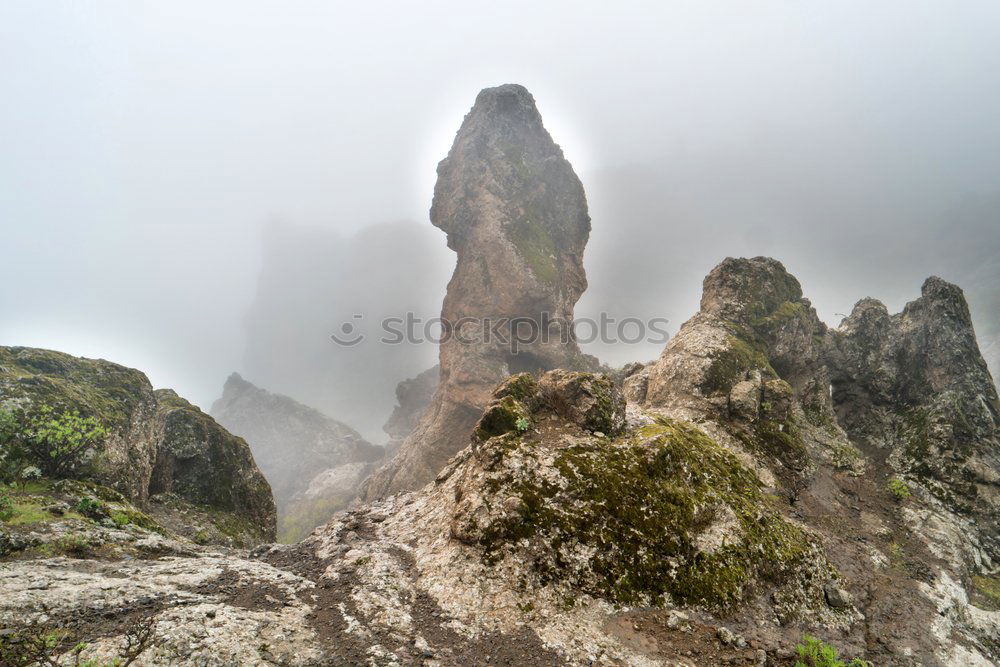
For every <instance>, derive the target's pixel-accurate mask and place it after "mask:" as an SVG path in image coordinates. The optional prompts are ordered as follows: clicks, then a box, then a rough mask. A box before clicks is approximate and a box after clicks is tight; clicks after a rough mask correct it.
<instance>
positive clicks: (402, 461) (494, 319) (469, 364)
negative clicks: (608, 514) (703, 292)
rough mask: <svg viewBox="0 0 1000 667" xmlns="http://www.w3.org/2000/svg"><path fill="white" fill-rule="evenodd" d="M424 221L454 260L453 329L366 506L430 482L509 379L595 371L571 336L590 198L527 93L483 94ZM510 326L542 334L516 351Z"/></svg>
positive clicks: (449, 305)
mask: <svg viewBox="0 0 1000 667" xmlns="http://www.w3.org/2000/svg"><path fill="white" fill-rule="evenodd" d="M431 222H432V223H433V224H434V225H435V226H437V227H439V228H440V229H442V230H444V231H445V233H447V235H448V247H449V248H451V249H452V250H454V251H455V253H456V254H457V255H458V261H457V264H456V267H455V272H454V274H453V276H452V278H451V281H450V282H449V284H448V291H447V294H446V296H445V299H444V305H443V307H442V310H441V316H442V318H443V319H444V320H445V321H446V322H449V323H451V324H452V325H458V324H459V323H461V328H460V329H456V330H455V331H454V332H453V333H454V334H455V335H454V336H453V337H452V338H451V339H450V340H448V341H446V342H444V343H442V345H441V348H440V369H441V370H440V384H439V386H438V389H437V391H436V393H435V395H434V399H433V400H432V402H431V405H430V406H429V407H428V409H427V411H426V412H425V414H424V416H423V418H422V419H421V421H420V422H419V424H418V425H417V426H416V428H415V429H414V431H413V432H412V433H411V435H410V436H409V437H408V438H407V439H406V440H405V442H403V443H402V445H401V447H400V449H399V452H398V453H397V454H396V456H395V457H394V458H393V459H392V460H391V461H390V462H389V463H388V464H387V465H386V466H385V467H384V468H383V469H381V470H380V471H379V472H378V473H376V474H375V475H374V476H373V477H372V479H371V481H370V483H369V485H368V489H367V496H368V497H369V498H374V497H380V496H382V495H385V494H387V493H394V492H397V491H400V490H405V489H413V488H416V487H418V486H420V485H421V484H423V483H425V482H427V481H428V480H430V479H432V478H433V476H434V474H435V473H436V472H437V470H438V469H439V468H440V467H441V465H443V464H444V462H445V461H447V459H448V458H449V457H450V456H451V455H452V454H454V453H455V452H456V451H458V450H459V449H460V448H461V447H462V446H463V445H464V434H465V433H466V432H467V431H468V429H469V428H471V426H472V425H473V424H474V423H475V421H476V419H477V418H478V415H479V413H480V412H481V410H482V408H483V406H485V405H486V403H487V401H488V400H489V396H490V392H491V391H492V389H493V387H494V386H495V384H496V383H497V382H498V381H499V380H500V379H501V378H503V377H504V376H505V375H507V374H509V373H516V372H520V371H537V370H545V369H550V368H560V367H562V368H576V367H583V366H589V365H594V363H593V361H592V360H588V359H586V358H584V357H583V355H581V353H580V351H579V349H578V348H577V345H576V342H575V339H574V337H573V334H572V327H571V322H572V319H573V306H574V305H575V304H576V301H577V300H578V299H579V298H580V295H581V294H582V293H583V291H584V289H586V286H587V280H586V276H585V274H584V271H583V250H584V246H585V245H586V243H587V239H588V237H589V235H590V218H589V216H588V214H587V201H586V197H585V195H584V192H583V187H582V185H581V184H580V181H579V179H578V178H577V177H576V174H575V173H574V172H573V169H572V167H571V166H570V164H569V162H567V161H566V159H565V158H564V157H563V154H562V151H561V150H560V148H559V147H558V146H557V145H556V144H555V143H554V142H553V141H552V138H551V137H550V136H549V133H548V132H547V131H546V130H545V128H544V126H543V125H542V119H541V116H540V114H539V113H538V110H537V108H536V107H535V102H534V99H533V98H532V97H531V95H530V94H529V93H528V91H527V90H525V89H524V88H523V87H521V86H517V85H504V86H499V87H497V88H488V89H486V90H483V91H482V92H481V93H480V94H479V96H478V97H477V98H476V103H475V105H474V106H473V108H472V110H471V111H470V112H469V113H468V114H467V115H466V117H465V120H464V121H463V123H462V127H461V128H460V129H459V131H458V135H457V136H456V138H455V142H454V144H453V145H452V148H451V151H450V152H449V153H448V157H447V158H445V159H444V160H442V161H441V163H440V164H439V165H438V181H437V185H436V186H435V189H434V201H433V204H432V206H431ZM517 318H522V320H523V321H522V324H521V325H520V329H519V330H520V331H521V332H522V335H528V334H530V330H531V329H532V327H537V328H539V329H541V328H542V327H544V328H546V329H547V330H548V332H549V335H548V336H545V337H541V336H539V337H536V339H535V340H532V341H531V342H527V343H524V344H522V345H520V346H519V348H518V349H516V350H514V349H512V346H511V342H510V340H509V338H510V334H511V329H512V326H511V324H510V321H509V320H516V319H517ZM487 319H488V320H489V322H487V321H486V320H487ZM498 322H499V323H500V324H499V326H497V323H498ZM514 328H517V325H515V327H514ZM498 333H499V335H497V334H498ZM459 337H461V338H462V339H463V340H459Z"/></svg>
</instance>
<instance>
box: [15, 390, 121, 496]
mask: <svg viewBox="0 0 1000 667" xmlns="http://www.w3.org/2000/svg"><path fill="white" fill-rule="evenodd" d="M107 433H108V432H107V429H105V428H104V427H103V426H102V425H101V424H100V422H98V421H97V419H96V418H94V417H81V416H80V413H79V412H78V411H76V410H72V411H66V412H63V413H61V414H58V415H57V414H56V413H55V411H54V410H53V409H52V407H50V406H48V405H43V406H42V407H41V408H40V409H39V411H38V413H37V414H35V415H34V416H33V417H31V418H30V419H29V420H28V425H27V428H26V429H25V430H24V433H23V434H22V436H21V438H20V439H21V440H22V442H23V444H24V448H25V450H26V451H27V453H28V455H29V457H30V459H31V460H32V462H33V463H35V465H37V466H38V467H39V468H41V471H42V473H43V474H44V475H45V476H46V477H51V478H53V479H62V478H74V477H79V476H81V475H82V474H83V473H85V472H86V470H87V467H88V464H89V462H90V459H91V458H92V456H93V454H94V451H95V448H96V447H97V445H99V444H100V443H101V442H103V441H104V438H105V436H107Z"/></svg>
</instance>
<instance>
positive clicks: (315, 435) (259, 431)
mask: <svg viewBox="0 0 1000 667" xmlns="http://www.w3.org/2000/svg"><path fill="white" fill-rule="evenodd" d="M212 415H213V416H214V417H215V419H217V420H218V421H219V423H220V424H222V425H224V426H225V427H226V428H228V429H229V430H230V431H232V432H233V433H236V434H237V435H240V436H241V437H243V438H245V439H246V441H247V443H249V445H250V449H251V450H252V451H253V456H254V459H255V460H256V461H257V465H259V466H260V469H261V471H262V472H263V473H264V476H265V477H267V479H268V481H269V482H270V483H271V488H272V489H273V491H274V499H275V502H276V503H277V506H278V533H279V535H280V537H281V539H282V540H283V541H290V542H294V541H296V540H299V539H301V538H302V537H304V536H305V535H307V534H308V533H309V532H310V531H311V530H312V529H313V528H315V527H316V526H318V525H319V524H321V523H323V522H325V521H327V520H329V519H330V517H331V516H333V514H334V513H335V512H337V511H338V510H341V509H343V508H344V507H346V506H347V504H348V503H349V502H350V501H351V500H353V499H354V498H355V497H356V495H357V491H358V485H359V484H360V483H361V481H362V480H364V479H365V477H366V476H367V475H368V473H369V472H371V470H372V468H373V467H374V465H375V463H376V462H377V461H379V460H380V459H381V458H382V453H383V450H382V448H381V447H377V446H375V445H372V444H370V443H368V442H367V441H366V440H365V439H364V438H362V437H361V435H360V434H358V432H357V431H355V430H354V429H353V428H351V427H350V426H348V425H346V424H343V423H341V422H339V421H337V420H335V419H332V418H330V417H327V416H326V415H324V414H323V413H321V412H319V411H318V410H314V409H313V408H310V407H308V406H305V405H302V404H301V403H298V402H297V401H295V400H293V399H291V398H289V397H287V396H281V395H280V394H272V393H270V392H268V391H266V390H264V389H260V388H259V387H256V386H254V385H253V384H252V383H250V382H247V381H246V380H244V379H243V378H242V377H240V376H239V375H238V374H236V373H233V374H232V375H231V376H230V377H229V379H228V380H226V384H225V387H224V388H223V392H222V397H221V398H220V399H219V400H217V401H216V402H215V403H214V404H213V405H212Z"/></svg>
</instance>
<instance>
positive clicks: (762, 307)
mask: <svg viewBox="0 0 1000 667" xmlns="http://www.w3.org/2000/svg"><path fill="white" fill-rule="evenodd" d="M754 311H755V312H756V313H759V314H757V316H756V317H755V318H754V319H753V321H752V323H751V327H752V328H753V329H754V331H755V332H757V333H758V334H759V335H763V336H770V335H772V334H774V333H775V332H777V331H778V330H780V329H781V328H782V327H784V326H785V324H787V323H788V322H790V321H791V320H794V319H800V318H802V317H805V316H806V313H807V311H806V307H805V304H803V303H802V302H800V301H784V302H782V303H781V304H779V305H778V306H777V307H775V308H773V309H769V307H768V304H765V303H759V304H757V305H756V307H755V308H754Z"/></svg>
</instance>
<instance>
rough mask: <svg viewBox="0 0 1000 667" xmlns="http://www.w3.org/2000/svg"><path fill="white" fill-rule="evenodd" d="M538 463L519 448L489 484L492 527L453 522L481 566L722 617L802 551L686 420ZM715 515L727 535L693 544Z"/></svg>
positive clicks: (799, 536)
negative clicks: (509, 561) (710, 544)
mask: <svg viewBox="0 0 1000 667" xmlns="http://www.w3.org/2000/svg"><path fill="white" fill-rule="evenodd" d="M538 455H539V454H538V450H537V448H535V447H528V446H522V447H520V448H518V449H516V450H515V451H514V452H512V453H510V454H509V456H508V459H507V461H508V463H507V465H505V466H502V467H501V468H500V469H499V470H498V471H497V472H496V473H494V474H493V475H492V476H491V477H490V480H491V483H490V485H489V494H488V498H487V500H486V502H487V503H489V504H490V506H489V508H488V509H487V512H486V516H489V517H492V518H493V519H492V520H483V519H482V518H479V519H476V518H474V517H476V516H479V517H481V516H482V515H481V514H479V513H477V512H473V511H471V510H470V514H472V515H474V516H469V517H458V518H459V519H460V520H464V521H466V523H464V524H462V525H463V526H468V525H471V526H473V529H472V530H471V531H466V532H465V533H464V536H465V538H466V539H469V538H470V536H471V537H472V539H473V540H474V541H475V542H476V543H478V544H479V545H480V546H481V547H482V548H483V554H484V558H485V559H486V560H487V562H492V561H496V560H498V559H500V558H504V557H512V558H515V559H518V560H521V561H523V562H527V563H528V564H530V567H531V568H532V571H533V572H535V574H536V575H537V576H538V577H540V579H541V581H542V582H543V583H547V582H555V581H560V582H563V583H567V584H569V585H571V586H573V587H576V588H580V589H582V590H584V591H586V592H588V593H591V594H594V595H598V596H600V597H603V598H606V599H608V600H610V601H612V602H614V603H617V604H624V605H644V604H664V603H667V602H672V603H679V604H686V605H696V606H701V607H705V608H709V609H713V610H720V611H722V610H729V609H732V608H734V607H736V606H738V605H740V604H742V603H744V602H746V601H748V600H749V598H750V597H751V596H752V595H753V592H754V591H755V590H757V589H758V588H759V587H760V586H761V585H762V584H764V583H765V582H773V583H780V582H782V581H783V580H785V579H786V578H788V577H792V576H794V574H795V572H796V566H797V564H799V563H800V562H802V561H803V560H804V559H806V558H807V557H809V554H810V553H811V552H812V546H811V544H810V541H809V539H808V538H807V537H806V535H805V534H804V533H803V532H802V531H801V530H800V529H798V528H797V527H795V526H794V525H792V524H790V523H788V522H787V521H785V520H784V519H783V518H782V517H781V516H780V515H779V514H778V513H777V511H776V510H775V509H774V508H773V507H772V506H771V505H770V502H769V501H768V499H767V497H766V496H765V494H764V493H763V492H762V489H761V486H760V483H759V481H758V480H757V477H756V476H755V475H754V473H753V472H751V471H750V470H748V469H747V468H745V467H744V466H743V465H742V464H740V462H739V461H738V460H737V459H736V458H735V457H734V456H733V455H732V454H730V453H729V452H728V451H726V450H725V449H724V448H723V447H721V446H720V445H718V444H717V443H716V442H715V441H713V440H712V439H711V438H709V437H708V436H707V435H705V434H704V433H703V432H702V431H700V430H699V429H698V428H696V427H695V426H694V425H692V424H689V423H686V422H678V421H673V420H669V419H661V420H660V421H658V422H657V423H655V424H653V425H650V426H646V427H644V428H642V429H641V430H640V432H639V433H638V434H637V435H636V436H635V437H630V438H619V439H617V440H615V441H613V442H607V441H593V442H592V443H588V444H577V445H573V446H569V447H565V448H560V449H559V450H558V451H557V452H555V453H554V459H553V461H552V465H551V467H548V468H547V467H546V466H545V465H542V464H541V463H539V462H537V461H534V460H533V457H536V456H538ZM515 457H518V458H519V459H520V460H517V461H515V460H514V458H515ZM512 498H513V499H516V502H514V501H512V500H511V499H512ZM513 506H516V508H517V509H516V511H515V512H514V514H513V515H511V512H510V508H511V507H513ZM726 515H729V516H734V517H735V522H736V524H735V529H734V531H733V534H732V535H731V536H730V537H731V539H728V540H726V541H725V542H724V543H723V544H721V545H718V546H717V548H714V549H711V550H707V549H702V548H700V547H699V541H698V536H699V535H700V534H702V533H703V532H704V531H705V529H706V528H708V527H709V526H710V525H711V524H712V523H713V521H715V520H716V519H717V518H718V517H720V516H726Z"/></svg>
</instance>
